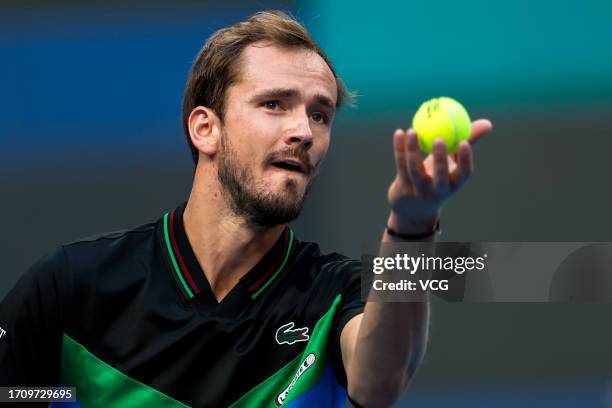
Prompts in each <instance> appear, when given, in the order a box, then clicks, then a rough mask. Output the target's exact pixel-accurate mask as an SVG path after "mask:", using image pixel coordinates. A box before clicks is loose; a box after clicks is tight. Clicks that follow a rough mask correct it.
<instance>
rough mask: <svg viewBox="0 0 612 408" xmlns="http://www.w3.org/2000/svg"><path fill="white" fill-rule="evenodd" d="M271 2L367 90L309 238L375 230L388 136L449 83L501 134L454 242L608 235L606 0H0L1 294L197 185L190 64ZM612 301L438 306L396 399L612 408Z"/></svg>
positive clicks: (343, 120)
mask: <svg viewBox="0 0 612 408" xmlns="http://www.w3.org/2000/svg"><path fill="white" fill-rule="evenodd" d="M271 8H275V9H276V8H278V9H282V10H286V11H290V12H292V13H293V14H294V15H296V16H297V17H298V19H299V20H301V21H302V22H303V23H304V24H305V25H306V26H307V28H309V29H310V30H311V32H312V33H313V35H314V36H315V38H316V39H317V40H318V41H319V42H320V44H321V46H322V47H323V48H324V49H325V51H326V52H327V53H328V55H329V56H330V58H331V59H332V61H333V62H334V64H335V66H336V68H337V70H338V72H339V74H340V76H341V77H343V79H344V80H345V82H346V83H347V85H348V86H349V88H350V89H352V90H355V91H357V92H358V93H359V94H360V95H361V96H360V98H359V100H358V106H357V107H356V108H352V109H351V108H349V109H345V110H343V111H342V112H341V113H340V114H339V116H338V117H337V119H336V123H335V125H334V131H333V134H332V146H331V149H330V153H329V155H328V158H327V159H326V162H325V165H324V168H323V170H322V173H321V175H320V177H319V180H318V183H316V185H315V187H314V189H313V191H312V193H311V195H310V196H309V198H308V200H307V204H306V209H305V212H304V214H303V216H302V217H301V218H300V220H299V221H298V222H296V224H295V230H296V233H297V235H298V237H299V238H300V239H302V240H314V241H318V242H319V243H320V244H321V246H322V247H323V249H324V250H326V251H337V252H341V253H344V254H347V255H349V256H352V257H359V256H360V255H361V252H362V249H363V248H364V247H365V246H366V245H369V244H371V243H372V242H376V240H378V239H379V237H380V234H381V233H382V228H383V227H384V223H385V220H386V216H387V211H388V210H387V204H386V189H387V187H388V184H389V182H390V181H391V180H392V177H393V170H394V166H393V161H392V151H391V134H392V132H393V130H394V129H395V128H397V127H409V126H410V122H411V118H412V115H413V114H414V112H415V111H416V109H417V108H418V106H419V104H420V103H421V102H422V101H424V100H426V99H429V98H431V97H434V96H442V95H445V96H452V97H454V98H456V99H458V100H459V101H461V102H462V103H463V104H464V106H466V108H467V109H468V111H469V112H470V114H471V115H472V117H473V118H479V117H487V118H489V119H491V120H492V121H493V124H494V132H493V133H492V134H491V135H489V136H487V137H486V138H485V139H483V140H482V141H481V142H479V143H478V145H477V146H475V159H476V173H475V175H474V177H473V178H472V180H470V182H469V183H468V184H466V185H465V186H464V188H463V191H462V192H461V194H459V195H457V196H456V197H453V198H452V199H451V200H450V201H449V202H448V203H447V205H446V206H445V207H444V211H443V219H442V229H443V235H442V239H443V240H447V241H574V242H578V241H587V242H591V241H612V216H611V215H610V210H611V209H612V188H611V184H612V183H611V182H610V178H611V177H610V175H611V174H612V160H611V159H612V155H611V154H610V152H611V151H612V3H611V2H609V1H604V0H601V1H596V0H585V1H581V2H577V1H573V2H569V1H567V2H566V1H562V0H557V1H540V2H531V1H527V0H514V1H506V0H503V1H499V2H490V1H487V2H485V1H484V0H476V1H469V2H457V1H452V0H438V1H437V2H435V4H434V3H431V2H400V1H397V2H388V1H378V2H375V3H372V2H362V3H360V2H355V1H349V0H336V1H333V2H330V1H322V0H311V1H307V0H304V1H297V2H294V1H249V2H239V1H231V0H230V1H228V0H226V1H223V2H202V1H198V2H196V1H193V2H189V1H173V2H171V3H165V2H151V1H149V2H146V3H145V2H132V3H130V4H124V2H118V1H109V2H105V3H104V4H98V3H95V2H87V3H83V2H77V1H71V0H58V1H55V2H53V3H52V4H51V3H48V2H44V1H38V2H37V1H27V2H15V4H13V3H9V2H5V1H0V210H1V212H2V213H3V214H5V218H4V219H3V222H2V224H3V225H4V227H3V230H4V233H3V235H2V236H1V237H0V256H1V258H2V265H1V266H0V297H3V296H4V295H5V294H6V292H7V291H8V290H9V289H10V288H11V287H12V286H13V284H14V283H15V281H16V280H17V278H18V277H19V276H20V275H21V274H22V273H23V272H24V271H25V269H26V268H27V267H28V265H30V264H32V263H33V262H34V261H35V260H36V259H37V258H39V257H40V256H41V255H42V254H44V253H45V252H48V251H50V250H51V249H53V248H54V247H56V246H57V245H59V244H60V243H63V242H69V241H72V240H75V239H77V238H79V237H83V236H88V235H93V234H97V233H100V232H103V231H109V230H117V229H126V228H131V227H134V226H137V225H139V224H143V223H147V222H150V221H152V220H155V219H157V217H159V216H160V215H161V214H162V213H163V212H165V211H166V210H168V209H170V208H172V207H174V206H175V205H176V204H178V203H179V202H181V201H184V200H186V199H187V197H188V194H189V191H190V186H191V176H192V164H191V158H190V155H189V151H188V148H187V145H186V143H185V141H184V136H183V134H182V130H181V124H180V107H181V98H182V92H183V87H184V84H185V79H186V77H187V73H188V70H189V67H190V64H191V62H192V60H193V58H194V57H195V55H196V53H197V52H198V51H199V49H200V47H201V46H202V44H203V43H204V41H205V40H206V39H207V37H208V36H209V35H210V34H211V33H212V32H213V31H215V30H216V29H218V28H220V27H223V26H225V25H228V24H231V23H234V22H236V21H238V20H240V19H243V18H245V17H247V16H248V15H250V14H251V13H253V12H255V11H257V10H261V9H271ZM611 311H612V307H610V306H606V305H601V304H600V305H596V304H591V305H589V304H541V303H540V304H536V303H532V304H518V303H516V304H459V303H438V304H435V305H434V311H433V322H432V328H431V342H430V346H429V350H428V354H427V356H426V359H425V362H424V364H423V366H422V368H421V369H420V371H419V372H418V375H417V377H416V379H415V381H414V382H413V383H412V385H411V391H410V392H409V393H408V394H406V396H405V398H404V399H403V400H402V401H401V402H400V403H398V404H397V406H398V407H404V406H405V407H408V406H410V407H415V408H420V407H454V408H457V407H490V406H491V405H493V404H495V406H496V407H498V408H505V407H532V406H534V407H535V406H538V407H612V347H610V344H612V321H611V320H610V317H609V316H610V315H609V314H608V313H610V312H611ZM372 375H375V373H374V374H372Z"/></svg>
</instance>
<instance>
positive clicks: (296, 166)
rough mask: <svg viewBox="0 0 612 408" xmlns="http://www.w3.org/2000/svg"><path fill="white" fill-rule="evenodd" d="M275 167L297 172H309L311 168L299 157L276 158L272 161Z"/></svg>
mask: <svg viewBox="0 0 612 408" xmlns="http://www.w3.org/2000/svg"><path fill="white" fill-rule="evenodd" d="M270 164H271V165H272V166H274V167H278V168H280V169H283V170H289V171H294V172H296V173H302V174H309V173H310V168H309V166H307V165H306V164H304V163H302V162H301V161H299V160H297V159H276V160H274V161H272V163H270Z"/></svg>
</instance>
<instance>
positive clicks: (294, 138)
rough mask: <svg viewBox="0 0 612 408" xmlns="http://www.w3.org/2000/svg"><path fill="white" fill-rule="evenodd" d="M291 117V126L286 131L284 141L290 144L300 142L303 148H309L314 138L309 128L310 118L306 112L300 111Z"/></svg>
mask: <svg viewBox="0 0 612 408" xmlns="http://www.w3.org/2000/svg"><path fill="white" fill-rule="evenodd" d="M292 119H293V121H292V126H291V127H290V130H289V131H288V132H287V136H286V138H285V143H287V144H288V145H290V146H294V145H299V144H301V145H303V146H304V148H306V149H309V148H310V147H311V146H312V143H313V139H314V138H313V134H312V129H311V128H310V118H309V117H308V115H307V114H306V113H300V114H297V115H295V117H294V118H292Z"/></svg>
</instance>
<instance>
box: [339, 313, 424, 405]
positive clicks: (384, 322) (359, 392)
mask: <svg viewBox="0 0 612 408" xmlns="http://www.w3.org/2000/svg"><path fill="white" fill-rule="evenodd" d="M428 322H429V304H428V303H427V302H413V303H383V302H368V303H367V305H366V307H365V310H364V314H363V318H362V321H361V326H360V329H359V335H358V338H357V341H356V344H355V354H354V356H355V357H354V359H353V361H352V362H351V364H350V366H349V367H348V372H347V377H348V392H349V395H350V396H351V398H352V399H353V400H354V401H356V402H358V403H359V404H360V405H362V406H364V407H368V408H370V407H387V406H389V405H390V404H392V403H393V402H394V401H396V400H397V399H398V398H399V396H400V395H401V393H402V392H403V391H404V390H405V388H406V386H407V385H408V382H409V381H410V379H411V378H412V375H413V374H414V372H415V370H416V368H417V366H418V365H419V363H420V361H421V359H422V358H423V355H424V351H425V346H426V344H427V331H428V325H429V323H428Z"/></svg>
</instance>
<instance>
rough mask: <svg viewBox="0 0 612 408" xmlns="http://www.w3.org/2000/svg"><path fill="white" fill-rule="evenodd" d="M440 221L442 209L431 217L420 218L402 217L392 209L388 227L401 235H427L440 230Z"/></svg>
mask: <svg viewBox="0 0 612 408" xmlns="http://www.w3.org/2000/svg"><path fill="white" fill-rule="evenodd" d="M439 222H440V210H438V211H436V213H435V214H433V215H432V216H430V217H426V218H423V219H419V220H414V219H411V220H408V219H402V218H400V217H398V216H397V214H396V213H395V212H393V211H391V214H389V218H388V219H387V229H388V230H391V231H393V232H394V233H396V234H401V235H427V234H433V233H434V232H436V231H437V230H438V226H439Z"/></svg>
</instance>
